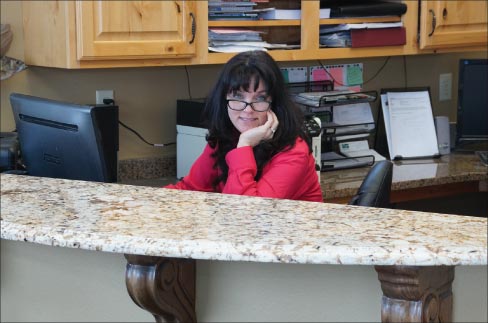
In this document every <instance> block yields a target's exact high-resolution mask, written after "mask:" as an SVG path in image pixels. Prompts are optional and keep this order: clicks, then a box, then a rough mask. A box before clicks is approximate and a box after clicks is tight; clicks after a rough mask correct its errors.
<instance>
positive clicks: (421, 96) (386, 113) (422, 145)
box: [374, 87, 441, 161]
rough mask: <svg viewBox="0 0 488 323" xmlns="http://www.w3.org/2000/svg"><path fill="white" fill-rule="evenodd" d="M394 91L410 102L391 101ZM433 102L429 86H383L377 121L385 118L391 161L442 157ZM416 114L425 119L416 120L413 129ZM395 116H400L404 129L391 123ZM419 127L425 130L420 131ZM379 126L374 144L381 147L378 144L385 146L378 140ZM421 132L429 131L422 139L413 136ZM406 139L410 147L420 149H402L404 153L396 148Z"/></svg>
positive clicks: (404, 100) (400, 122) (399, 119)
mask: <svg viewBox="0 0 488 323" xmlns="http://www.w3.org/2000/svg"><path fill="white" fill-rule="evenodd" d="M391 93H393V94H396V95H397V96H398V94H400V95H402V96H401V97H400V98H401V101H402V102H407V103H405V104H402V105H400V104H397V105H393V103H394V101H389V99H388V98H391V96H392V95H393V94H391ZM397 101H399V99H397ZM430 101H431V100H430V88H429V87H410V88H388V89H381V100H380V102H381V103H380V107H379V109H378V116H377V120H378V122H380V120H383V124H382V126H383V127H382V131H384V134H383V136H382V137H384V138H386V141H387V144H388V147H387V150H388V154H386V155H388V156H389V158H390V159H391V160H396V161H397V160H410V159H433V158H439V157H440V156H441V155H440V153H439V150H438V148H437V146H438V145H437V136H436V134H435V129H434V122H433V115H432V106H431V103H430ZM388 102H390V103H391V104H392V106H388V105H389V103H388ZM417 102H418V103H417ZM393 108H395V110H393ZM399 109H404V110H402V112H401V113H400V112H399V111H400V110H399ZM392 111H396V112H392ZM405 116H408V117H405ZM415 116H416V117H417V118H418V119H420V120H421V122H420V125H419V123H415V125H413V128H412V127H411V126H412V125H411V124H412V123H413V121H412V120H414V119H413V118H414V117H415ZM392 118H396V120H397V121H396V125H398V126H399V127H400V128H401V129H399V128H397V127H394V125H391V123H392V122H394V121H392V120H395V119H392ZM404 119H405V120H404ZM417 128H421V129H420V130H418V129H417ZM378 129H379V127H378V128H377V130H376V131H377V133H376V136H375V143H374V147H375V149H379V148H378V146H379V145H381V143H380V142H379V141H378V138H379V137H380V135H379V134H378V131H379V130H378ZM426 129H430V130H431V131H430V132H427V131H425V130H426ZM419 131H420V132H422V131H425V134H424V135H423V136H422V137H421V138H417V140H412V138H413V137H415V134H417V133H418V132H419ZM409 134H411V135H409ZM393 135H396V138H394V137H393ZM417 137H418V136H417ZM395 139H396V140H395ZM400 139H401V140H400ZM406 142H408V143H409V144H408V147H418V148H415V150H412V149H402V150H401V151H403V152H404V153H406V155H404V154H403V153H401V151H396V150H395V149H394V148H397V147H396V145H397V144H405V143H406ZM429 143H430V146H429ZM403 146H405V145H403ZM429 147H431V148H429ZM417 149H418V151H417ZM379 150H381V149H379ZM383 150H385V149H383ZM382 152H383V151H382ZM393 152H394V153H393ZM383 153H384V152H383Z"/></svg>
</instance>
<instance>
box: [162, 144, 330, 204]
mask: <svg viewBox="0 0 488 323" xmlns="http://www.w3.org/2000/svg"><path fill="white" fill-rule="evenodd" d="M213 152H214V149H212V148H210V146H209V145H208V144H207V146H206V147H205V149H204V151H203V153H202V154H201V155H200V157H198V159H197V160H196V161H195V163H194V164H193V166H192V167H191V169H190V173H189V174H188V175H187V176H185V177H184V178H183V179H182V180H181V181H179V182H178V183H176V184H175V185H168V186H166V188H174V189H182V190H190V191H203V192H214V191H216V192H218V193H226V194H237V195H248V196H262V197H274V198H282V199H291V200H303V201H315V202H323V199H322V191H321V188H320V184H319V181H318V177H317V172H316V170H315V160H314V158H313V156H312V154H311V153H310V152H309V148H308V145H307V143H306V142H305V141H304V140H303V139H301V138H299V139H297V141H296V144H295V146H294V147H293V148H292V149H290V150H287V151H283V152H280V153H278V154H276V155H275V156H274V157H273V158H272V159H271V160H270V161H269V162H268V163H267V164H266V165H265V166H264V169H263V172H262V176H261V178H260V179H259V180H258V181H255V180H254V177H255V176H256V173H257V166H256V160H255V159H254V153H253V150H252V147H251V146H245V147H240V148H235V149H233V150H231V151H229V152H228V153H227V156H226V157H225V160H226V162H227V165H228V166H229V174H228V177H227V182H226V183H225V184H224V183H220V184H219V186H218V187H217V189H216V190H214V189H213V187H212V182H213V181H214V179H215V178H216V177H217V176H218V174H220V170H217V169H214V168H213V165H214V164H215V158H213V157H211V155H212V153H213Z"/></svg>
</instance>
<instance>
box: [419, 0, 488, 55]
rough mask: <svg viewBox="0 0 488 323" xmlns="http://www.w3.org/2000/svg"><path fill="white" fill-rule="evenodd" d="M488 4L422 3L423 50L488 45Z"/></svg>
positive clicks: (421, 41) (473, 1)
mask: <svg viewBox="0 0 488 323" xmlns="http://www.w3.org/2000/svg"><path fill="white" fill-rule="evenodd" d="M487 3H488V2H487V1H484V0H483V1H479V0H472V1H471V0H469V1H468V0H463V1H450V0H448V1H422V2H421V15H420V48H421V49H437V48H449V47H466V46H483V45H486V44H487V37H488V33H487V23H488V20H487V10H488V8H487Z"/></svg>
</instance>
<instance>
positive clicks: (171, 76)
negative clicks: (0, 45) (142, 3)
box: [0, 1, 486, 159]
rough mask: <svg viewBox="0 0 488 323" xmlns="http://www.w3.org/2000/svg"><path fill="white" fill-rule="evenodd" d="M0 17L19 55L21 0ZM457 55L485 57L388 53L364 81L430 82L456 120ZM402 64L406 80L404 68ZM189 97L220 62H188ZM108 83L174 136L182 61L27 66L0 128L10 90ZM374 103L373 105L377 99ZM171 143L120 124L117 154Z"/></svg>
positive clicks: (11, 86) (125, 103)
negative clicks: (443, 85)
mask: <svg viewBox="0 0 488 323" xmlns="http://www.w3.org/2000/svg"><path fill="white" fill-rule="evenodd" d="M1 22H2V23H9V24H11V27H12V30H13V32H14V40H13V42H12V45H11V47H10V50H9V51H8V52H7V55H8V56H10V57H14V58H18V59H23V57H24V55H23V37H22V10H21V4H20V1H1ZM460 57H486V53H483V52H478V53H461V54H443V55H419V56H407V57H392V58H391V59H390V60H389V62H388V64H387V65H386V66H385V68H384V69H383V70H382V71H381V73H380V74H379V75H378V76H377V77H376V78H375V79H374V80H372V81H371V82H369V83H367V84H365V87H364V89H365V90H379V89H381V88H385V87H403V86H405V85H407V86H430V88H431V92H432V98H433V109H434V115H447V116H449V118H450V120H451V121H455V119H456V115H455V111H456V98H457V94H456V93H455V92H456V89H457V74H458V73H457V68H458V67H457V61H458V59H459V58H460ZM385 60H386V58H383V57H381V58H368V59H354V60H345V59H344V60H331V61H325V60H324V61H322V63H323V64H334V63H355V62H363V63H364V80H369V79H370V78H371V77H372V76H373V75H375V74H376V72H377V71H378V70H379V68H380V67H381V66H382V65H383V63H384V62H385ZM404 64H406V71H407V76H406V81H407V82H406V84H405V73H404V71H405V69H404V66H405V65H404ZM280 65H281V66H283V67H286V66H307V65H317V62H314V61H310V62H287V63H280ZM187 68H188V72H189V75H190V88H191V94H192V97H194V98H197V97H204V96H206V94H207V93H208V91H209V90H210V87H211V85H212V84H213V83H214V81H215V79H216V77H217V74H218V72H219V70H220V66H215V65H213V66H188V67H187ZM441 73H452V74H453V87H452V89H453V97H452V100H449V101H444V102H439V101H438V88H439V85H438V82H439V74H441ZM97 89H113V90H114V91H115V99H116V101H117V104H118V105H119V107H120V120H121V121H122V122H124V123H126V124H128V125H130V126H132V127H133V128H135V129H136V130H137V131H139V132H140V133H141V134H142V135H143V136H144V137H145V138H146V139H147V140H148V141H150V142H154V143H164V142H172V141H175V138H176V133H175V122H176V100H177V99H180V98H188V97H189V93H188V88H187V78H186V72H185V68H184V67H150V68H149V67H145V68H125V69H97V70H63V69H52V68H41V67H34V66H30V67H29V68H28V69H27V70H25V71H23V72H21V73H19V74H16V75H14V76H13V77H12V78H10V79H7V80H4V81H2V83H1V105H0V112H1V127H0V129H1V131H12V130H13V129H14V128H15V124H14V121H13V117H12V112H11V107H10V103H9V95H10V93H12V92H20V93H25V94H30V95H35V96H41V97H46V98H51V99H59V100H66V101H70V102H76V103H94V102H95V90H97ZM373 106H374V107H375V108H376V106H377V103H374V104H373ZM174 154H175V148H174V146H170V147H167V148H153V147H150V146H148V145H146V144H144V143H142V141H140V140H139V139H138V138H137V137H135V136H134V135H133V134H132V133H130V132H128V131H127V130H125V129H123V128H121V130H120V152H119V158H120V159H128V158H137V157H146V156H160V155H174Z"/></svg>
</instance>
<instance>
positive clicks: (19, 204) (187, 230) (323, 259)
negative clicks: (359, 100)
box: [0, 174, 487, 265]
mask: <svg viewBox="0 0 488 323" xmlns="http://www.w3.org/2000/svg"><path fill="white" fill-rule="evenodd" d="M0 176H1V177H0V179H1V237H2V239H9V240H18V241H29V242H35V243H39V244H46V245H52V246H61V247H69V248H82V249H88V250H99V251H105V252H116V253H129V254H140V255H152V256H167V257H180V258H195V259H211V260H227V261H256V262H283V263H314V264H362V265H486V264H487V219H485V218H473V217H467V216H455V215H443V214H433V213H423V212H412V211H401V210H391V209H375V208H364V207H354V206H348V205H338V204H328V203H314V202H300V201H291V200H279V199H270V198H255V197H244V196H236V195H224V194H216V193H202V192H190V191H177V190H169V189H163V188H152V187H142V186H131V185H122V184H106V183H93V182H83V181H73V180H62V179H50V178H37V177H28V176H20V175H5V174H2V175H0Z"/></svg>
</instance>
